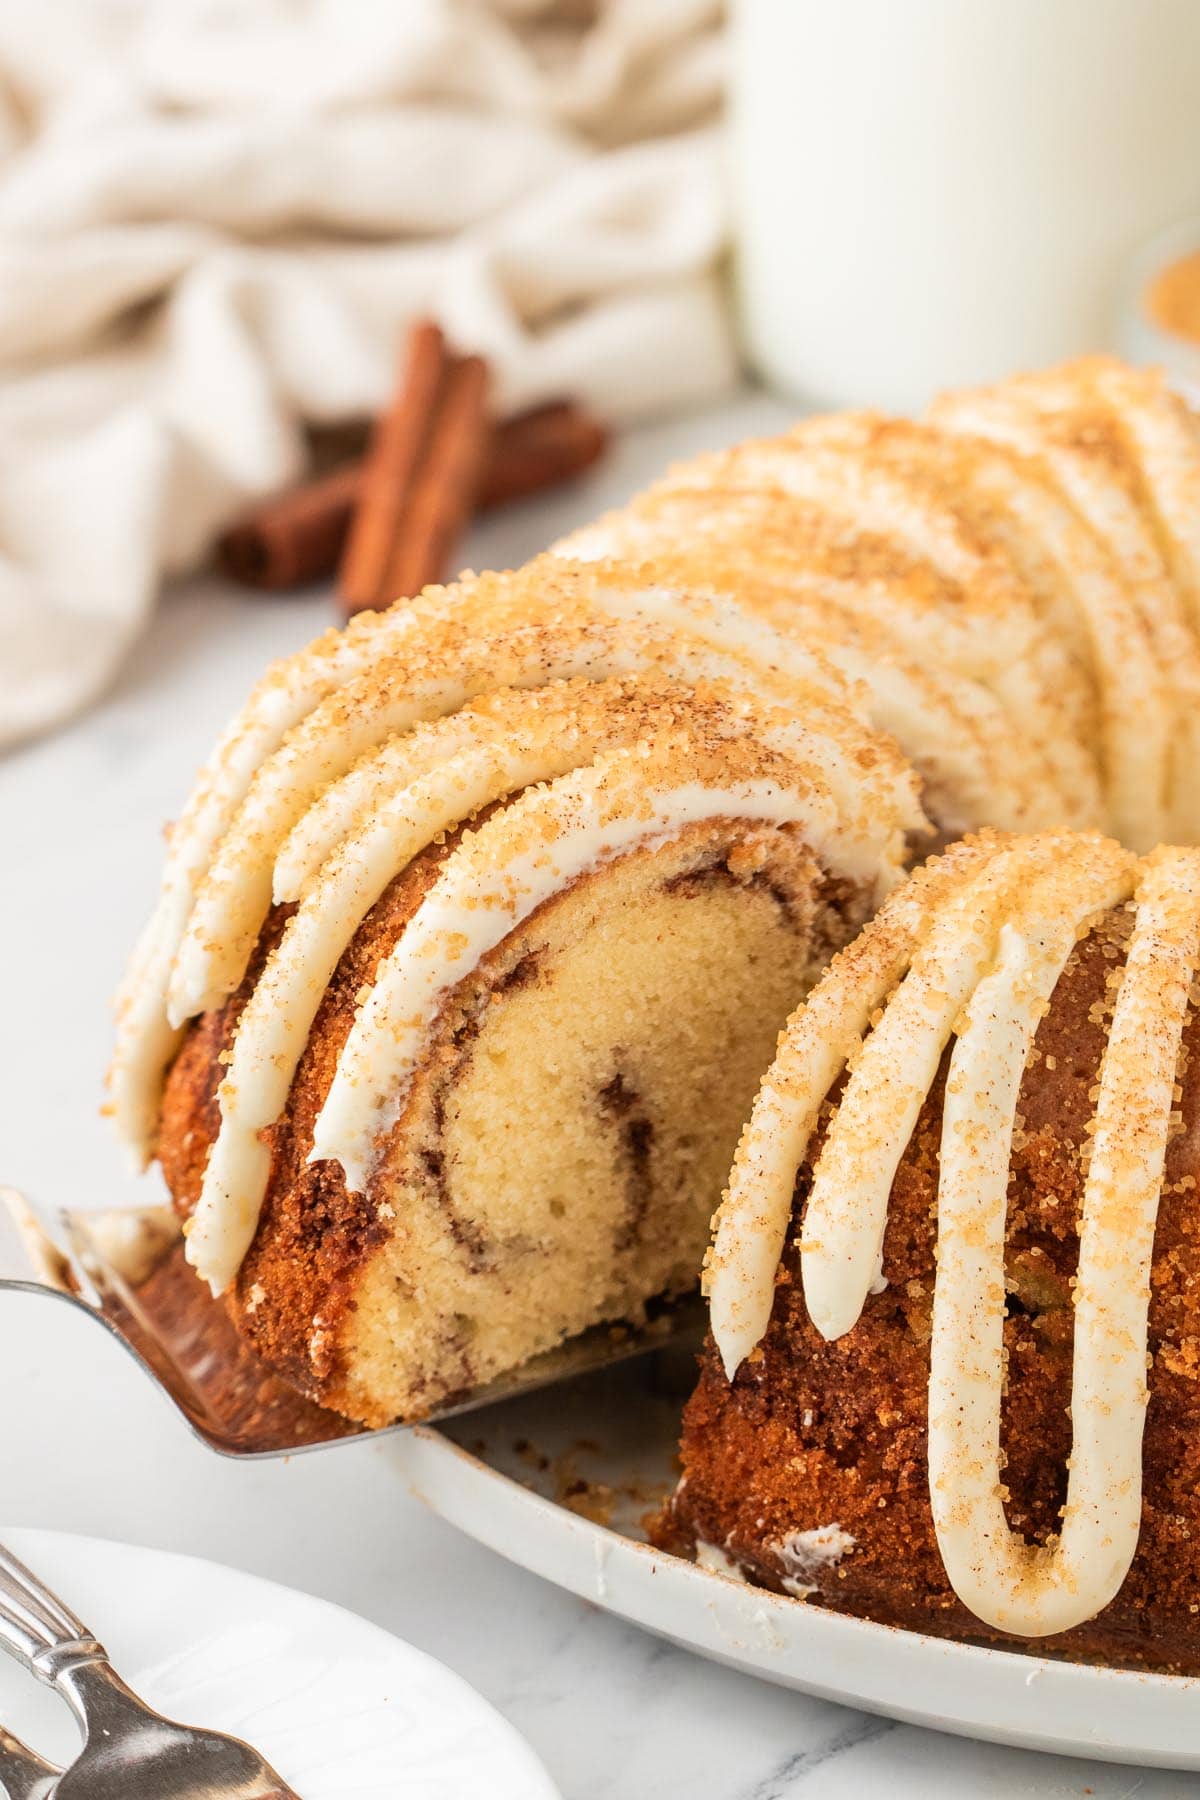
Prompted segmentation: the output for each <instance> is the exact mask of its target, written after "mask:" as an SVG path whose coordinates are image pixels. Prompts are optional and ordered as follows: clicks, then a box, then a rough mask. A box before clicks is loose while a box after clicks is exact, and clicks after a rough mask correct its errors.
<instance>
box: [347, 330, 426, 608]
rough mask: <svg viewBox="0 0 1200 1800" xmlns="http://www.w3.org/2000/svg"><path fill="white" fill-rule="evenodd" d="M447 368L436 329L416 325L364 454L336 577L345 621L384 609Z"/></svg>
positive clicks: (407, 341)
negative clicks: (392, 565) (398, 539)
mask: <svg viewBox="0 0 1200 1800" xmlns="http://www.w3.org/2000/svg"><path fill="white" fill-rule="evenodd" d="M449 361H450V358H449V354H448V352H447V349H446V340H445V338H444V337H443V336H442V333H441V329H440V328H439V327H438V326H437V325H436V324H435V323H434V322H433V320H432V319H421V320H419V321H418V322H417V323H416V324H415V325H414V326H413V327H412V328H411V330H410V331H409V333H408V337H407V339H406V341H405V347H404V351H403V353H402V357H401V368H400V374H399V380H398V381H397V384H396V391H395V393H394V395H393V397H392V402H391V404H390V406H389V407H388V409H387V411H386V412H385V413H383V414H382V415H381V417H380V419H379V421H378V423H377V424H376V426H375V430H374V432H373V433H372V436H371V442H370V445H369V446H368V449H367V457H366V462H365V465H364V467H363V479H362V490H361V493H360V495H359V501H358V506H357V508H356V509H355V513H354V520H353V523H352V525H351V528H350V535H349V537H348V539H347V541H346V549H345V552H344V554H343V556H342V561H341V565H340V567H339V570H338V598H339V600H340V601H341V604H342V607H343V609H344V610H345V611H346V612H347V613H353V612H359V611H361V610H362V608H363V607H368V606H378V605H380V604H382V603H383V602H384V597H385V595H386V593H387V576H388V565H389V563H390V561H391V558H392V552H393V547H394V545H395V542H396V534H397V530H398V528H399V523H400V519H401V517H402V516H403V513H404V510H405V508H406V506H407V504H408V501H409V498H410V494H411V490H412V484H413V480H414V478H415V476H416V473H417V469H418V467H419V465H420V462H421V458H422V456H423V454H424V452H425V450H426V447H427V443H428V439H429V433H430V429H431V427H432V425H433V422H434V419H435V417H436V414H437V410H438V401H439V396H440V394H441V392H442V388H443V386H444V384H445V380H446V373H447V368H448V366H449Z"/></svg>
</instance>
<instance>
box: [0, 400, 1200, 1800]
mask: <svg viewBox="0 0 1200 1800" xmlns="http://www.w3.org/2000/svg"><path fill="white" fill-rule="evenodd" d="M784 417H786V414H785V413H784V411H783V410H782V409H781V408H779V407H777V406H773V405H772V404H771V403H770V402H768V401H766V400H764V399H761V398H757V397H753V396H751V397H747V398H745V399H742V400H740V401H737V402H734V403H732V404H731V405H729V406H728V407H725V408H723V409H721V410H720V411H719V412H717V413H715V414H709V415H707V416H703V417H692V418H688V419H681V420H676V421H673V422H670V423H668V424H665V425H662V426H660V427H657V428H656V429H654V430H653V431H647V432H643V433H641V434H639V435H638V436H636V437H632V438H629V439H627V440H626V441H625V442H624V443H622V444H621V445H620V446H618V449H617V451H616V453H615V455H614V456H613V458H612V459H611V461H610V462H609V464H608V465H607V467H606V468H605V469H604V470H603V471H601V472H599V473H597V474H596V475H595V476H594V477H593V478H592V479H591V480H589V481H588V482H585V483H583V484H581V485H580V486H579V487H577V488H575V489H573V490H572V491H570V492H569V493H566V494H563V495H561V496H558V497H555V499H554V500H553V501H552V502H549V503H546V502H543V503H539V504H537V505H530V506H526V507H523V508H518V509H513V510H511V511H510V512H508V513H507V514H505V515H502V516H500V517H498V518H496V519H494V520H492V521H490V522H488V523H487V524H486V526H485V527H484V528H483V529H481V530H480V531H478V532H477V534H476V536H475V537H474V538H473V539H472V540H471V542H470V543H469V544H468V545H467V557H468V559H469V560H470V561H471V562H472V563H474V564H475V565H477V566H486V565H489V564H490V565H497V564H500V565H504V564H509V563H513V562H519V561H521V560H523V559H524V558H525V557H526V556H528V555H530V554H531V553H532V552H533V551H535V550H536V549H538V548H539V547H540V546H541V545H542V544H544V543H545V542H547V541H549V539H551V538H552V537H554V536H555V535H557V534H558V533H560V532H562V531H565V530H566V529H567V528H568V527H569V526H571V525H572V524H575V523H577V522H580V521H582V520H583V519H585V518H587V517H590V516H592V515H594V514H595V513H597V512H598V511H600V510H602V509H603V508H604V507H606V506H609V505H613V504H615V503H617V502H618V501H619V500H620V499H622V498H623V497H624V496H625V494H627V493H628V492H629V491H631V490H632V489H633V488H635V487H637V486H639V485H641V483H643V482H644V481H645V480H647V479H648V478H649V477H650V476H652V475H653V474H654V473H655V472H656V470H657V469H658V468H660V467H661V466H662V465H663V464H664V463H665V462H666V461H668V460H669V459H670V458H671V457H672V456H676V455H680V454H684V453H686V452H688V451H689V450H691V449H693V448H699V447H702V446H705V445H713V444H716V443H717V442H719V441H721V440H728V439H732V438H734V437H737V436H739V435H744V434H746V433H748V432H751V431H754V430H761V429H765V428H767V427H769V426H770V424H771V423H772V422H774V421H775V420H777V419H782V418H784ZM328 619H329V609H328V602H327V599H326V597H325V596H324V595H321V594H313V595H309V596H305V597H303V598H297V599H286V600H272V599H266V598H257V597H247V596H244V595H240V594H238V593H236V592H234V591H233V590H231V589H228V588H225V587H223V586H221V585H220V584H218V583H216V582H214V581H210V580H204V581H197V582H195V583H193V584H191V585H190V586H188V587H187V588H185V589H183V590H181V591H179V592H177V593H174V594H172V595H171V596H169V598H168V600H167V601H166V603H165V604H164V606H163V608H162V610H161V613H160V615H159V618H158V620H157V622H156V624H155V627H154V629H153V631H152V633H151V635H150V637H149V638H148V640H147V641H146V643H145V644H144V645H143V647H142V649H141V650H140V651H139V653H138V654H137V656H136V658H135V659H134V661H133V663H132V664H131V666H130V667H129V669H128V670H127V672H126V674H125V676H124V678H123V680H122V681H121V683H120V685H119V687H118V689H117V690H116V691H115V692H114V693H113V694H112V695H111V696H110V697H109V699H108V700H107V701H106V702H105V704H104V705H103V706H102V707H100V708H99V709H98V710H97V711H95V712H93V713H92V714H91V715H90V716H89V717H88V718H86V719H85V720H83V721H82V722H80V723H79V724H78V725H77V726H75V727H74V728H72V729H70V730H68V731H65V732H63V733H61V734H60V735H58V736H57V737H54V738H52V739H49V740H48V741H46V742H44V743H41V744H38V745H35V746H33V747H31V748H29V749H27V750H25V751H24V752H22V753H20V754H18V755H15V756H13V757H11V758H10V759H9V760H8V761H7V762H3V763H0V1034H2V1035H0V1178H3V1179H6V1180H8V1181H12V1182H15V1183H17V1184H19V1185H22V1186H24V1187H26V1188H27V1189H28V1190H29V1191H30V1192H31V1193H34V1194H36V1196H37V1197H38V1198H39V1199H40V1200H41V1201H43V1202H46V1203H49V1204H52V1205H53V1204H66V1203H69V1204H72V1205H82V1204H95V1205H97V1206H100V1205H119V1204H121V1203H122V1201H128V1200H130V1199H131V1198H134V1197H140V1196H135V1191H134V1187H133V1183H132V1180H131V1178H130V1177H129V1176H128V1175H127V1173H126V1172H125V1170H124V1167H123V1165H122V1162H121V1159H120V1157H119V1155H118V1153H117V1149H116V1147H115V1145H114V1144H113V1142H112V1141H111V1139H110V1137H109V1135H108V1131H107V1128H106V1127H105V1126H104V1125H103V1123H102V1121H101V1120H100V1119H99V1117H98V1114H97V1107H98V1104H99V1098H100V1091H99V1090H100V1072H101V1070H102V1068H103V1066H104V1062H105V1058H106V1054H107V1048H108V1033H109V1021H108V1013H107V997H108V995H109V993H110V992H111V989H112V987H113V985H114V983H115V981H116V979H117V976H118V974H119V971H120V968H121V964H122V960H123V958H124V956H125V954H126V952H127V950H128V948H129V946H130V944H131V943H132V941H133V937H134V933H135V931H136V929H137V927H138V926H139V925H140V924H141V921H142V917H143V914H144V913H145V911H146V909H147V907H148V905H149V902H150V898H151V895H152V892H153V888H154V883H155V881H156V878H157V874H158V869H159V864H160V849H161V846H160V842H159V837H158V833H159V829H160V827H161V825H162V823H163V822H164V821H165V820H167V819H169V818H170V817H171V816H172V813H173V812H174V810H175V809H176V808H177V807H178V805H179V803H180V800H181V798H182V796H183V794H184V791H185V789H186V787H187V784H188V779H189V776H190V772H191V770H192V769H193V767H194V765H195V764H196V763H197V761H198V760H199V759H200V757H201V756H202V755H203V754H204V753H205V751H206V750H207V748H208V746H209V744H210V742H211V740H212V738H213V736H214V735H215V733H216V730H217V729H218V727H219V726H220V724H221V723H222V722H223V720H224V719H225V717H226V715H227V714H228V713H229V712H230V711H231V710H232V709H233V708H234V707H235V706H236V705H237V704H239V703H240V701H241V699H242V697H243V695H244V693H245V691H246V689H247V688H248V686H249V685H250V682H251V680H252V679H253V678H254V677H255V676H256V675H257V674H258V672H259V671H260V669H261V667H262V665H263V664H264V663H265V662H266V661H267V660H268V658H269V657H270V656H273V655H278V654H280V653H281V652H284V651H286V650H288V649H291V648H293V647H295V646H298V645H300V644H301V643H303V642H304V641H306V639H308V638H309V637H310V636H313V635H314V634H315V633H316V632H317V631H319V630H320V629H322V628H323V627H324V626H325V624H326V623H327V622H328ZM150 1179H154V1178H153V1177H152V1178H150ZM143 1191H144V1192H148V1190H143ZM0 1443H2V1446H3V1449H2V1452H0V1520H3V1521H6V1522H9V1523H13V1524H18V1523H19V1524H28V1525H46V1526H55V1527H59V1528H62V1529H65V1530H76V1531H81V1532H91V1533H95V1534H98V1535H102V1536H109V1537H115V1538H122V1539H126V1540H130V1541H135V1542H139V1543H144V1544H155V1545H162V1546H166V1547H171V1548H180V1549H189V1550H193V1551H195V1552H197V1553H199V1554H201V1555H205V1556H210V1557H215V1558H217V1559H219V1560H221V1561H224V1562H228V1563H233V1564H236V1565H239V1566H241V1567H244V1568H247V1569H251V1570H254V1571H256V1572H257V1573H259V1574H262V1575H266V1576H270V1577H272V1578H274V1579H276V1580H279V1581H285V1582H290V1583H292V1584H293V1585H295V1586H297V1587H302V1588H306V1589H309V1590H310V1591H312V1592H314V1593H318V1594H322V1595H325V1596H327V1597H328V1598H330V1599H333V1600H337V1601H339V1602H341V1603H342V1604H343V1605H346V1606H350V1607H353V1608H355V1609H356V1610H358V1611H359V1612H361V1613H363V1614H364V1615H365V1616H366V1617H368V1618H370V1619H373V1620H376V1621H377V1622H378V1623H380V1624H382V1625H385V1626H387V1627H389V1628H390V1629H392V1630H394V1631H396V1632H398V1633H399V1634H400V1635H402V1636H404V1637H406V1638H409V1639H410V1640H411V1641H412V1642H413V1643H415V1644H418V1645H420V1646H421V1647H422V1648H423V1649H426V1650H428V1651H431V1652H432V1653H433V1654H434V1655H436V1656H439V1657H441V1658H442V1659H443V1660H444V1661H445V1662H447V1663H448V1664H449V1665H450V1666H451V1667H452V1668H454V1669H456V1670H458V1671H459V1672H460V1673H461V1674H462V1675H464V1676H466V1678H467V1679H468V1680H469V1681H471V1682H473V1683H474V1684H475V1686H476V1687H478V1688H479V1689H480V1690H481V1691H482V1692H483V1693H484V1694H485V1695H487V1697H488V1698H489V1699H490V1700H492V1701H493V1702H494V1703H495V1704H496V1705H497V1706H498V1707H499V1708H500V1709H501V1710H502V1711H503V1712H504V1713H506V1714H507V1716H508V1717H509V1718H510V1719H511V1720H512V1721H513V1722H514V1723H515V1724H516V1725H517V1726H518V1727H519V1728H520V1729H521V1730H522V1731H524V1732H525V1734H526V1736H527V1737H528V1738H529V1740H530V1741H531V1742H532V1744H533V1745H534V1747H535V1748H536V1749H537V1750H538V1752H539V1753H540V1754H541V1756H542V1757H543V1759H544V1760H545V1762H546V1765H547V1767H548V1768H549V1770H550V1772H551V1774H552V1775H553V1776H554V1777H555V1778H556V1779H557V1781H558V1782H559V1784H560V1786H561V1788H562V1790H563V1793H564V1795H565V1796H567V1797H568V1800H643V1797H644V1800H651V1797H653V1800H685V1797H686V1800H790V1797H791V1796H793V1795H819V1796H821V1797H822V1800H842V1797H845V1800H849V1797H851V1796H854V1797H855V1800H857V1797H859V1796H863V1795H873V1794H887V1795H889V1796H893V1797H894V1800H908V1797H909V1796H912V1797H914V1800H915V1797H916V1796H923V1797H924V1796H928V1797H931V1800H943V1797H944V1800H949V1797H950V1796H954V1797H956V1800H957V1797H959V1796H964V1795H968V1794H969V1795H972V1796H983V1797H988V1800H998V1797H1000V1796H1014V1795H1027V1796H1037V1797H1039V1800H1051V1797H1054V1800H1059V1797H1066V1796H1073V1795H1086V1794H1092V1795H1096V1796H1098V1797H1099V1800H1127V1797H1131V1796H1133V1795H1135V1794H1136V1795H1137V1796H1139V1800H1168V1797H1174V1796H1185V1795H1192V1794H1195V1795H1197V1796H1200V1778H1192V1777H1188V1776H1181V1775H1172V1774H1158V1773H1154V1772H1142V1771H1138V1770H1132V1769H1121V1768H1114V1767H1106V1766H1101V1765H1092V1764H1086V1763H1081V1762H1067V1761H1061V1760H1058V1759H1055V1758H1052V1757H1045V1756H1038V1755H1033V1754H1029V1753H1026V1752H1022V1751H1014V1750H1004V1749H996V1748H991V1747H986V1746H980V1745H976V1744H971V1743H967V1742H964V1741H960V1740H956V1739H953V1738H949V1737H939V1736H937V1735H936V1734H934V1733H930V1732H923V1731H919V1730H916V1729H913V1728H909V1727H901V1726H894V1725H891V1724H889V1723H887V1722H886V1721H882V1720H877V1719H872V1718H868V1717H866V1716H865V1715H862V1714H859V1713H854V1712H849V1711H846V1710H843V1709H841V1708H838V1707H835V1706H831V1705H828V1704H826V1703H824V1702H819V1701H812V1700H807V1699H805V1698H802V1697H800V1696H797V1695H795V1694H789V1693H786V1692H784V1691H783V1690H780V1689H775V1688H772V1687H770V1686H767V1685H765V1684H760V1683H757V1682H754V1681H752V1680H749V1679H747V1678H745V1677H742V1676H739V1675H735V1674H733V1673H731V1672H729V1671H727V1670H724V1669H722V1668H719V1667H717V1666H716V1665H714V1664H711V1663H707V1662H704V1661H702V1660H701V1659H699V1658H698V1657H694V1656H692V1655H689V1654H688V1653H686V1652H684V1651H681V1650H676V1649H674V1648H672V1647H670V1646H668V1645H666V1644H664V1643H661V1642H658V1641H656V1640H655V1639H653V1638H650V1637H648V1636H645V1635H643V1634H642V1633H640V1632H638V1631H637V1630H635V1629H633V1628H632V1627H629V1626H626V1625H623V1624H621V1623H618V1622H616V1621H615V1620H613V1619H611V1618H609V1617H607V1616H606V1615H605V1614H603V1613H601V1612H599V1611H597V1610H596V1609H595V1608H593V1607H590V1606H588V1605H586V1604H584V1603H583V1602H581V1601H577V1600H575V1599H573V1598H571V1597H569V1596H567V1595H565V1594H563V1593H560V1592H558V1591H557V1590H556V1589H554V1588H551V1587H549V1586H547V1585H546V1584H544V1583H542V1582H540V1581H539V1580H537V1579H536V1578H535V1577H533V1576H530V1575H527V1574H526V1573H524V1572H523V1571H521V1570H519V1569H516V1568H513V1567H511V1566H509V1565H508V1564H506V1563H504V1562H503V1561H501V1560H500V1559H499V1558H497V1557H495V1556H493V1555H492V1554H490V1553H489V1552H487V1551H485V1550H483V1549H481V1548H479V1547H478V1546H476V1545H475V1544H474V1543H472V1542H470V1541H469V1540H467V1539H465V1538H462V1537H460V1536H458V1535H457V1534H456V1533H455V1532H453V1531H452V1530H451V1529H450V1528H449V1527H448V1526H446V1525H444V1524H442V1523H441V1522H440V1521H439V1520H437V1519H435V1518H432V1517H430V1516H429V1515H428V1514H426V1513H425V1512H424V1510H423V1509H422V1508H421V1507H420V1506H419V1505H417V1503H416V1502H414V1501H412V1500H411V1499H409V1498H408V1496H407V1495H406V1494H405V1493H404V1492H403V1491H402V1489H401V1488H400V1485H399V1482H398V1480H397V1478H396V1474H395V1471H394V1468H392V1466H391V1465H390V1464H389V1461H388V1458H387V1452H386V1445H376V1446H371V1445H369V1444H367V1445H353V1446H349V1447H346V1448H342V1449H340V1450H338V1451H337V1452H336V1453H323V1454H319V1455H314V1456H308V1457H299V1458H296V1459H293V1460H292V1461H291V1462H287V1463H264V1464H251V1465H245V1466H241V1465H236V1464H234V1463H232V1462H227V1461H224V1460H222V1459H221V1458H219V1457H217V1456H215V1455H213V1454H211V1453H210V1452H208V1451H206V1450H204V1449H203V1448H201V1446H200V1445H199V1444H198V1443H196V1442H195V1441H194V1440H193V1439H192V1438H191V1437H190V1436H189V1435H188V1433H187V1432H186V1431H185V1429H184V1428H183V1426H182V1425H181V1424H180V1423H179V1421H178V1419H177V1417H176V1416H175V1415H174V1414H173V1413H172V1412H171V1411H170V1410H169V1409H168V1407H167V1405H166V1403H165V1402H164V1401H162V1400H161V1399H160V1398H159V1396H158V1395H157V1394H156V1393H155V1392H154V1390H153V1389H152V1388H151V1386H150V1385H149V1383H148V1382H147V1381H146V1380H145V1378H144V1377H143V1376H141V1375H140V1374H139V1373H138V1372H137V1370H136V1369H135V1368H134V1366H133V1365H132V1363H130V1362H129V1360H128V1359H127V1358H126V1357H125V1356H124V1354H123V1353H122V1352H121V1351H120V1350H119V1348H118V1347H117V1346H116V1345H115V1344H113V1343H111V1342H109V1341H107V1340H106V1339H105V1337H104V1336H103V1334H102V1333H101V1332H99V1331H98V1330H96V1329H95V1328H94V1327H92V1326H90V1325H89V1324H88V1322H87V1321H86V1320H84V1319H82V1318H79V1317H76V1316H73V1315H72V1314H70V1313H69V1312H68V1311H67V1309H65V1308H64V1309H58V1308H55V1307H52V1306H50V1305H49V1304H48V1303H47V1302H45V1301H40V1300H37V1299H34V1298H26V1297H24V1296H11V1295H6V1296H4V1297H3V1300H2V1301H0Z"/></svg>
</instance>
